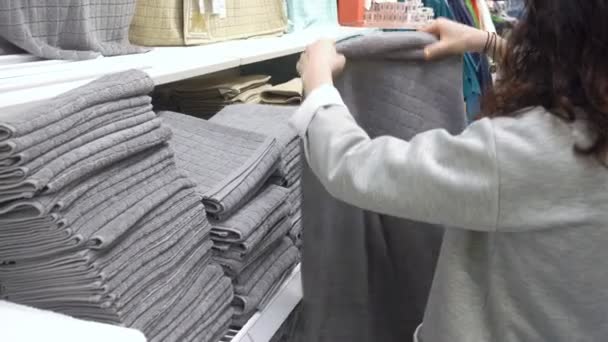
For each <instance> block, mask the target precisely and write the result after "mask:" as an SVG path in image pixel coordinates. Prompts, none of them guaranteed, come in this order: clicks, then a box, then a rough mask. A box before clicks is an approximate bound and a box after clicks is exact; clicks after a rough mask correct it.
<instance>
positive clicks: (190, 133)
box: [159, 112, 279, 220]
mask: <svg viewBox="0 0 608 342" xmlns="http://www.w3.org/2000/svg"><path fill="white" fill-rule="evenodd" d="M159 115H160V117H161V118H162V119H163V120H164V122H165V123H166V124H167V125H168V126H170V127H171V128H172V130H173V133H174V137H173V139H172V140H171V143H170V145H171V147H172V148H173V149H174V150H175V156H176V159H177V162H178V165H179V166H180V168H181V169H182V170H184V171H185V172H186V173H187V174H188V177H190V178H191V179H192V180H194V182H195V183H196V185H197V189H198V191H199V194H200V195H201V197H202V200H203V203H204V204H205V208H206V209H207V212H208V214H209V215H211V217H213V218H215V219H217V220H223V219H225V218H227V217H229V216H230V215H231V214H232V213H234V212H235V211H236V210H238V209H239V208H240V207H241V206H242V205H243V204H244V203H247V201H248V200H249V199H250V198H251V197H252V196H254V195H255V193H256V192H257V191H258V190H259V189H260V188H261V187H262V186H263V184H264V182H265V181H266V180H267V179H268V177H269V176H270V174H271V173H272V172H273V171H274V168H275V167H276V164H277V162H278V159H279V151H278V150H277V149H276V147H275V141H274V139H272V138H267V137H264V136H262V135H260V134H256V133H252V132H246V131H243V130H239V129H235V128H231V127H227V126H222V125H218V124H215V123H211V122H208V121H205V120H202V119H197V118H194V117H190V116H187V115H184V114H178V113H173V112H161V113H160V114H159Z"/></svg>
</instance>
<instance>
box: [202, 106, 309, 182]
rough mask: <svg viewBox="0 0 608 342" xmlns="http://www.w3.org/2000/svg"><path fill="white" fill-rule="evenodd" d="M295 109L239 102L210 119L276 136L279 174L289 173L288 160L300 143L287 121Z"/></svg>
mask: <svg viewBox="0 0 608 342" xmlns="http://www.w3.org/2000/svg"><path fill="white" fill-rule="evenodd" d="M294 111H295V109H294V108H293V107H289V106H270V105H258V104H239V105H232V106H227V107H225V108H224V109H222V110H221V111H220V112H219V113H217V114H216V115H215V116H213V117H212V118H211V119H210V121H212V122H216V123H219V124H222V125H226V126H230V127H234V128H239V129H242V130H248V131H251V132H256V133H260V134H264V135H266V136H268V137H274V138H275V139H276V141H277V146H278V148H279V149H280V150H281V163H280V165H279V168H278V170H277V172H278V175H279V176H284V175H285V174H286V173H287V161H289V160H290V159H291V157H293V155H290V153H292V151H293V148H294V146H297V145H299V138H298V135H297V133H296V132H295V131H294V130H293V129H292V128H291V127H289V125H288V124H287V121H288V120H289V118H290V117H291V115H292V114H293V112H294Z"/></svg>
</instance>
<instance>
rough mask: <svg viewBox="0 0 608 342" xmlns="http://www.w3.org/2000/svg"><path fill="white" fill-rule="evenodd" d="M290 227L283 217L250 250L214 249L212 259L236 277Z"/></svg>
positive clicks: (276, 241) (289, 223)
mask: <svg viewBox="0 0 608 342" xmlns="http://www.w3.org/2000/svg"><path fill="white" fill-rule="evenodd" d="M290 228H291V222H290V220H289V218H288V217H285V218H284V219H283V220H281V221H280V222H279V223H277V224H276V225H275V227H274V228H273V229H272V231H270V232H269V233H268V234H267V235H266V236H264V238H263V239H262V242H261V243H260V244H259V245H258V246H257V247H256V248H255V249H253V250H252V251H251V252H249V253H243V252H241V251H238V250H237V251H233V250H228V251H221V252H218V251H215V250H214V252H213V259H214V260H215V261H216V262H217V263H218V264H220V265H222V266H223V267H224V271H225V272H226V274H227V275H228V276H230V277H236V276H237V275H238V274H240V273H241V272H242V271H243V270H244V269H245V268H247V267H248V266H249V265H251V264H252V263H253V262H254V261H255V260H257V258H259V257H260V256H261V255H263V254H264V253H265V252H267V251H268V250H270V249H272V248H273V247H275V246H276V245H277V244H278V243H280V241H282V239H283V238H284V237H285V236H286V235H287V233H288V232H289V229H290Z"/></svg>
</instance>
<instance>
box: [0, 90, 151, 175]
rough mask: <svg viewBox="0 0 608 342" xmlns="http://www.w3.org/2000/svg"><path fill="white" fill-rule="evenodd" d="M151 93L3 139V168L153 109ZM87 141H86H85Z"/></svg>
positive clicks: (0, 162) (0, 146) (0, 150)
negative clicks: (149, 95)
mask: <svg viewBox="0 0 608 342" xmlns="http://www.w3.org/2000/svg"><path fill="white" fill-rule="evenodd" d="M151 111H152V106H151V104H150V98H149V97H148V96H138V97H134V98H128V99H122V100H118V101H115V102H109V103H102V104H98V105H95V106H92V107H89V108H86V109H84V110H82V111H80V112H78V113H76V114H74V115H72V116H69V117H67V118H65V119H63V120H61V121H59V122H58V123H56V124H53V125H49V126H47V127H44V128H42V129H39V130H36V131H33V132H30V133H28V134H25V135H22V136H19V137H15V138H12V139H7V140H4V141H2V142H0V169H1V170H3V171H4V170H5V169H8V168H12V167H16V166H19V165H22V164H26V163H28V162H30V161H32V160H34V158H37V157H38V156H41V155H43V154H44V153H46V152H48V151H50V150H52V149H54V148H56V147H58V146H61V145H63V144H65V143H67V142H69V141H71V140H72V139H75V138H77V137H80V136H82V135H84V134H86V133H89V132H90V131H93V130H97V129H99V128H101V127H103V126H105V125H109V124H112V123H114V122H116V121H120V120H124V119H128V118H130V117H133V116H136V115H139V114H143V113H146V112H151ZM86 142H88V141H84V142H83V143H86Z"/></svg>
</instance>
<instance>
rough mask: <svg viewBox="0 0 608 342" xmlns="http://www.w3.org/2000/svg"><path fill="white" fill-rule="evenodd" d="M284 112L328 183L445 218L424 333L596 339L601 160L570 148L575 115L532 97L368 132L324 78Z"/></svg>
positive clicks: (369, 202)
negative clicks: (391, 131) (458, 127)
mask: <svg viewBox="0 0 608 342" xmlns="http://www.w3.org/2000/svg"><path fill="white" fill-rule="evenodd" d="M378 115H379V116H381V115H382V113H378ZM291 124H292V125H293V126H294V128H296V129H297V130H298V132H299V134H300V135H301V136H302V138H303V139H304V140H305V151H306V158H307V160H308V162H309V165H310V167H311V168H312V170H313V171H314V172H315V174H316V175H317V176H318V177H319V179H320V180H321V182H322V183H323V184H324V186H325V187H326V188H327V190H328V191H329V192H330V193H331V194H332V195H333V196H335V197H337V198H339V199H341V200H343V201H345V202H347V203H349V204H352V205H355V206H358V207H360V208H363V209H366V210H370V211H374V212H378V213H382V214H387V215H392V216H397V217H402V218H408V219H413V220H417V221H424V222H429V223H438V224H443V225H446V226H448V227H453V228H448V229H447V230H446V233H445V237H444V243H443V246H442V250H441V255H440V258H439V263H438V265H437V270H436V274H435V279H434V282H433V287H432V290H431V294H430V298H429V301H428V304H427V311H426V314H425V318H424V324H423V326H422V328H421V329H420V332H419V336H418V337H419V339H420V341H421V342H440V341H450V342H478V341H479V342H481V341H484V342H485V341H491V342H496V341H509V342H511V341H525V342H535V341H551V342H561V341H564V342H574V341H576V342H579V341H580V342H583V341H604V340H605V339H606V336H608V272H606V271H605V269H604V268H605V263H606V260H607V259H608V248H607V246H608V169H606V168H605V167H604V166H602V165H601V163H599V162H598V161H597V160H596V159H594V158H593V157H589V156H581V155H578V154H576V153H575V152H574V150H573V147H574V145H575V144H584V143H585V140H588V134H587V132H586V131H585V129H584V125H581V124H580V122H579V123H576V124H573V125H570V124H567V123H565V122H564V121H562V120H560V119H559V118H557V117H555V116H553V115H551V114H550V113H548V112H547V111H546V110H545V109H543V108H529V109H526V110H523V111H522V112H521V113H519V115H518V116H517V117H515V118H499V119H492V120H490V119H483V120H480V121H478V122H476V123H474V124H472V125H471V126H470V127H469V128H467V129H466V130H465V131H464V132H463V133H462V134H461V135H458V136H452V135H450V134H448V133H447V132H446V131H444V130H432V131H428V132H425V133H422V134H419V135H417V136H416V137H414V138H413V139H412V140H411V141H409V142H407V141H403V140H399V139H396V138H392V137H388V136H383V137H378V138H375V139H370V138H369V136H368V135H367V134H366V133H365V132H364V131H363V130H362V129H361V128H360V127H359V126H357V124H356V123H355V121H354V120H353V118H352V116H351V115H350V113H349V111H348V109H347V108H346V107H345V106H344V104H343V102H342V100H341V98H340V96H339V94H338V92H337V91H336V90H335V88H333V87H331V86H329V85H325V86H322V87H320V88H318V89H317V90H315V91H313V92H312V93H311V94H310V96H309V97H308V98H307V100H306V101H305V102H304V103H303V105H302V106H301V107H300V109H299V110H298V112H296V114H295V115H294V117H293V118H292V120H291Z"/></svg>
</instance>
